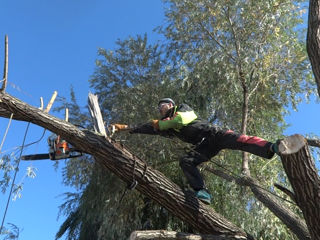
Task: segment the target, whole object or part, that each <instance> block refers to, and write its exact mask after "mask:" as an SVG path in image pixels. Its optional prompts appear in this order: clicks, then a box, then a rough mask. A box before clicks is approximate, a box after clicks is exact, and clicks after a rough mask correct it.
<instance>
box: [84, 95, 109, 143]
mask: <svg viewBox="0 0 320 240" xmlns="http://www.w3.org/2000/svg"><path fill="white" fill-rule="evenodd" d="M88 108H89V111H90V114H91V117H92V120H93V125H94V130H95V131H96V132H97V133H100V134H102V135H103V136H105V137H107V132H106V129H105V127H104V123H103V119H102V114H101V110H100V107H99V101H98V96H97V95H94V94H92V93H89V96H88Z"/></svg>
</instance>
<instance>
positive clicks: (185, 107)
mask: <svg viewBox="0 0 320 240" xmlns="http://www.w3.org/2000/svg"><path fill="white" fill-rule="evenodd" d="M190 111H193V109H192V108H191V107H190V106H189V105H188V104H186V103H181V104H180V105H179V106H178V107H177V112H190Z"/></svg>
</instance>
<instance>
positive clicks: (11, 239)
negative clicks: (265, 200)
mask: <svg viewBox="0 0 320 240" xmlns="http://www.w3.org/2000/svg"><path fill="white" fill-rule="evenodd" d="M8 225H9V226H10V228H5V227H3V228H2V229H0V230H1V232H0V236H1V235H3V236H4V238H3V240H18V239H19V235H20V232H21V230H20V229H19V227H18V226H16V225H14V224H12V223H8Z"/></svg>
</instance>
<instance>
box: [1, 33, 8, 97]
mask: <svg viewBox="0 0 320 240" xmlns="http://www.w3.org/2000/svg"><path fill="white" fill-rule="evenodd" d="M4 56H5V59H4V70H3V79H2V82H3V83H2V87H1V89H0V92H1V91H5V90H6V87H7V81H8V62H9V57H8V35H6V36H5V47H4Z"/></svg>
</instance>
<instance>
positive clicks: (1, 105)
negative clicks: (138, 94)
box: [0, 92, 250, 239]
mask: <svg viewBox="0 0 320 240" xmlns="http://www.w3.org/2000/svg"><path fill="white" fill-rule="evenodd" d="M10 113H13V114H14V119H16V120H23V121H26V122H31V123H34V124H36V125H39V126H41V127H43V128H46V129H48V130H50V131H51V132H54V133H56V134H58V135H61V136H62V137H63V138H64V139H65V140H66V141H68V142H69V143H70V144H72V145H73V146H74V147H75V148H76V149H79V150H81V151H83V152H84V153H88V154H91V155H92V156H94V157H95V159H96V160H97V161H98V162H99V163H100V164H101V165H103V166H105V167H106V168H108V169H109V170H110V171H112V172H113V173H114V174H116V175H117V176H118V177H119V178H121V179H122V180H123V181H125V182H127V183H128V184H131V183H132V182H133V181H134V180H136V181H137V182H138V185H137V187H136V189H137V190H138V191H140V192H141V193H142V194H144V195H146V196H147V197H149V198H151V199H153V200H154V201H156V202H157V203H159V204H160V205H162V206H164V207H165V208H166V209H168V210H169V211H170V212H171V213H172V214H174V215H175V216H177V217H178V218H180V219H181V220H183V221H184V222H186V223H188V224H190V225H191V226H192V227H193V228H194V229H195V230H196V231H198V232H200V233H202V234H213V235H226V236H230V237H231V238H232V237H233V239H249V238H250V236H248V235H247V234H246V233H245V232H244V231H243V230H241V229H240V228H238V227H237V226H235V225H234V224H232V223H231V222H229V221H228V220H226V219H225V218H224V217H222V216H221V215H219V214H218V213H216V212H215V211H214V210H213V209H212V208H210V207H208V206H206V205H204V204H203V203H201V202H200V201H198V200H197V199H196V198H195V197H194V195H193V193H191V192H183V191H182V190H181V189H180V187H178V186H177V185H176V184H174V183H172V182H171V181H170V180H169V179H168V178H166V177H165V176H164V175H163V174H162V173H160V172H158V171H157V170H154V169H152V168H150V167H148V166H147V165H146V163H145V162H144V161H142V160H141V159H140V158H138V157H137V156H135V155H133V154H132V153H130V152H129V151H128V150H126V149H125V148H124V147H122V146H121V145H119V144H117V143H113V142H112V141H111V139H106V138H105V137H103V136H101V135H98V134H95V133H93V132H91V131H88V130H80V129H78V128H76V127H75V126H74V125H72V124H71V123H68V122H66V121H64V120H60V119H57V118H55V117H53V116H51V115H49V114H47V113H45V112H43V111H41V110H39V109H37V108H34V107H32V106H29V105H28V104H26V103H23V102H21V101H20V100H18V99H16V98H14V97H12V96H10V95H8V94H6V93H3V92H2V93H0V116H3V117H8V116H9V115H10Z"/></svg>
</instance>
